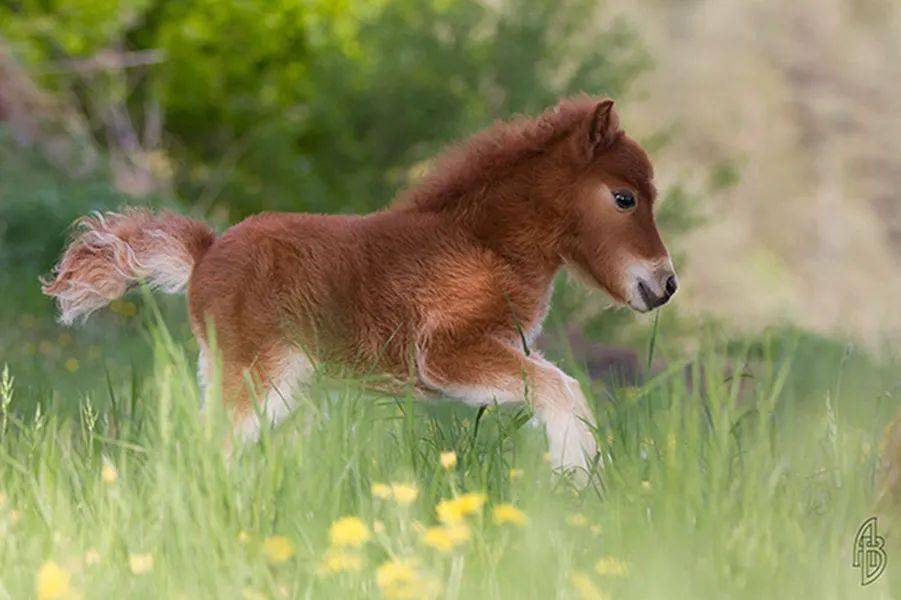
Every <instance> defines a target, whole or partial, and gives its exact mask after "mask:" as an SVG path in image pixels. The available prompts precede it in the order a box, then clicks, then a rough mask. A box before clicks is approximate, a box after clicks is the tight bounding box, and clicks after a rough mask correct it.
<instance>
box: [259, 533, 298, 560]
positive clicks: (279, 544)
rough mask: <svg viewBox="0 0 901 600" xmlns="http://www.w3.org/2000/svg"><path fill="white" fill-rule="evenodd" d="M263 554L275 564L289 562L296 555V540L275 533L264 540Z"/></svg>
mask: <svg viewBox="0 0 901 600" xmlns="http://www.w3.org/2000/svg"><path fill="white" fill-rule="evenodd" d="M263 555H264V556H265V557H266V560H268V561H269V562H270V563H271V564H273V565H279V564H281V563H284V562H287V561H288V560H290V559H291V557H292V556H294V542H292V541H291V540H289V539H288V538H286V537H285V536H283V535H273V536H270V537H268V538H266V540H265V541H264V542H263Z"/></svg>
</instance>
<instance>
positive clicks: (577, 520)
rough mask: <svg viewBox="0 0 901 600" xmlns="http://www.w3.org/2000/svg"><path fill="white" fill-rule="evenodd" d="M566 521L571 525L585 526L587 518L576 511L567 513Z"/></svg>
mask: <svg viewBox="0 0 901 600" xmlns="http://www.w3.org/2000/svg"><path fill="white" fill-rule="evenodd" d="M566 522H567V523H568V524H570V525H572V526H573V527H585V526H586V525H588V519H586V518H585V515H583V514H582V513H576V514H574V515H569V516H568V517H566Z"/></svg>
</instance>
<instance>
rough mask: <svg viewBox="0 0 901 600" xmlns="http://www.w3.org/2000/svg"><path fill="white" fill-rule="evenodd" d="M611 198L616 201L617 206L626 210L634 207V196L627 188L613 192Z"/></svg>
mask: <svg viewBox="0 0 901 600" xmlns="http://www.w3.org/2000/svg"><path fill="white" fill-rule="evenodd" d="M613 199H614V200H615V201H616V206H617V208H621V209H622V210H628V209H630V208H634V207H635V196H634V195H633V194H632V192H630V191H629V190H622V191H619V192H613Z"/></svg>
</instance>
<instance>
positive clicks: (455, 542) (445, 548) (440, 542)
mask: <svg viewBox="0 0 901 600" xmlns="http://www.w3.org/2000/svg"><path fill="white" fill-rule="evenodd" d="M469 537H470V533H469V527H467V526H466V525H464V524H463V523H451V524H448V525H437V526H435V527H429V528H428V529H426V530H425V531H423V532H422V543H423V544H425V545H426V546H429V547H431V548H434V549H435V550H438V551H439V552H450V551H451V550H453V549H454V548H456V547H457V546H459V545H461V544H464V543H466V542H467V541H468V540H469Z"/></svg>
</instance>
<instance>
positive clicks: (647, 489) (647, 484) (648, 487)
mask: <svg viewBox="0 0 901 600" xmlns="http://www.w3.org/2000/svg"><path fill="white" fill-rule="evenodd" d="M641 489H642V490H644V491H645V492H650V491H651V482H650V481H648V480H647V479H645V480H644V481H642V482H641Z"/></svg>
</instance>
